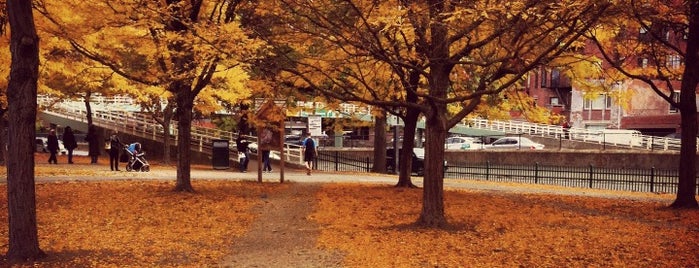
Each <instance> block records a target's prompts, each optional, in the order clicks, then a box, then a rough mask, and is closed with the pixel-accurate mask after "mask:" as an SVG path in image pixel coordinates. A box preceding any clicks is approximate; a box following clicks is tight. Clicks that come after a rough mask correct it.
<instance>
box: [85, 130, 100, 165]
mask: <svg viewBox="0 0 699 268" xmlns="http://www.w3.org/2000/svg"><path fill="white" fill-rule="evenodd" d="M85 141H86V142H87V155H89V156H90V164H97V158H98V156H99V155H100V148H101V146H100V144H101V143H100V139H99V137H97V130H96V129H95V126H90V127H89V128H88V129H87V135H85Z"/></svg>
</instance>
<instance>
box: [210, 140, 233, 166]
mask: <svg viewBox="0 0 699 268" xmlns="http://www.w3.org/2000/svg"><path fill="white" fill-rule="evenodd" d="M228 145H229V141H228V140H213V141H212V144H211V165H212V166H213V168H214V169H228V168H230V161H229V158H230V151H229V150H228Z"/></svg>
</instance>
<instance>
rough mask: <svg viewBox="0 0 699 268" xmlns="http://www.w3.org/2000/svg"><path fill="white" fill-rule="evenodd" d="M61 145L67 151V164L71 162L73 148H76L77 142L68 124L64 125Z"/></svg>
mask: <svg viewBox="0 0 699 268" xmlns="http://www.w3.org/2000/svg"><path fill="white" fill-rule="evenodd" d="M63 146H65V147H66V150H67V151H68V164H73V150H75V148H78V142H77V141H75V134H73V129H72V128H71V127H70V126H66V128H65V130H64V131H63Z"/></svg>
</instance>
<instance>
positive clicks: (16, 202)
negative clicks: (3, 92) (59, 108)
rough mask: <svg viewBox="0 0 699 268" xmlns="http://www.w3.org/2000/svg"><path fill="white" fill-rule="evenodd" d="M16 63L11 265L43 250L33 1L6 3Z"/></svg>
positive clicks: (11, 96) (11, 94) (11, 102)
mask: <svg viewBox="0 0 699 268" xmlns="http://www.w3.org/2000/svg"><path fill="white" fill-rule="evenodd" d="M7 14H9V24H10V40H11V41H10V51H11V54H12V63H11V67H10V80H9V83H8V88H7V95H8V116H9V120H10V122H13V124H10V125H9V126H8V127H9V131H8V132H9V144H8V153H9V154H10V155H13V157H11V158H10V159H8V162H7V163H8V164H7V196H8V198H7V200H8V208H9V213H8V215H9V219H10V220H9V236H10V237H9V248H8V251H7V255H6V258H7V259H8V260H9V261H10V262H16V261H26V260H30V259H37V258H41V257H43V256H44V255H45V254H44V252H43V251H42V250H41V249H40V248H39V237H38V232H37V222H36V188H35V186H34V153H33V152H34V136H35V134H36V133H35V131H36V130H35V128H34V121H35V120H36V92H37V80H38V77H39V37H38V36H37V34H36V28H35V27H34V16H33V13H32V3H31V1H23V0H8V1H7Z"/></svg>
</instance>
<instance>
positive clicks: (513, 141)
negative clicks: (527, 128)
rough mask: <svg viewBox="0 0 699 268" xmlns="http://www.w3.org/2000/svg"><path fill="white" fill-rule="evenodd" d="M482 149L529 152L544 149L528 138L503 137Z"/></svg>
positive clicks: (541, 145)
mask: <svg viewBox="0 0 699 268" xmlns="http://www.w3.org/2000/svg"><path fill="white" fill-rule="evenodd" d="M483 149H486V150H492V149H515V150H517V149H530V150H541V149H544V145H543V144H541V143H537V142H534V141H532V140H530V139H529V138H525V137H504V138H500V139H498V140H496V141H494V142H493V143H491V144H487V145H485V146H483Z"/></svg>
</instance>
